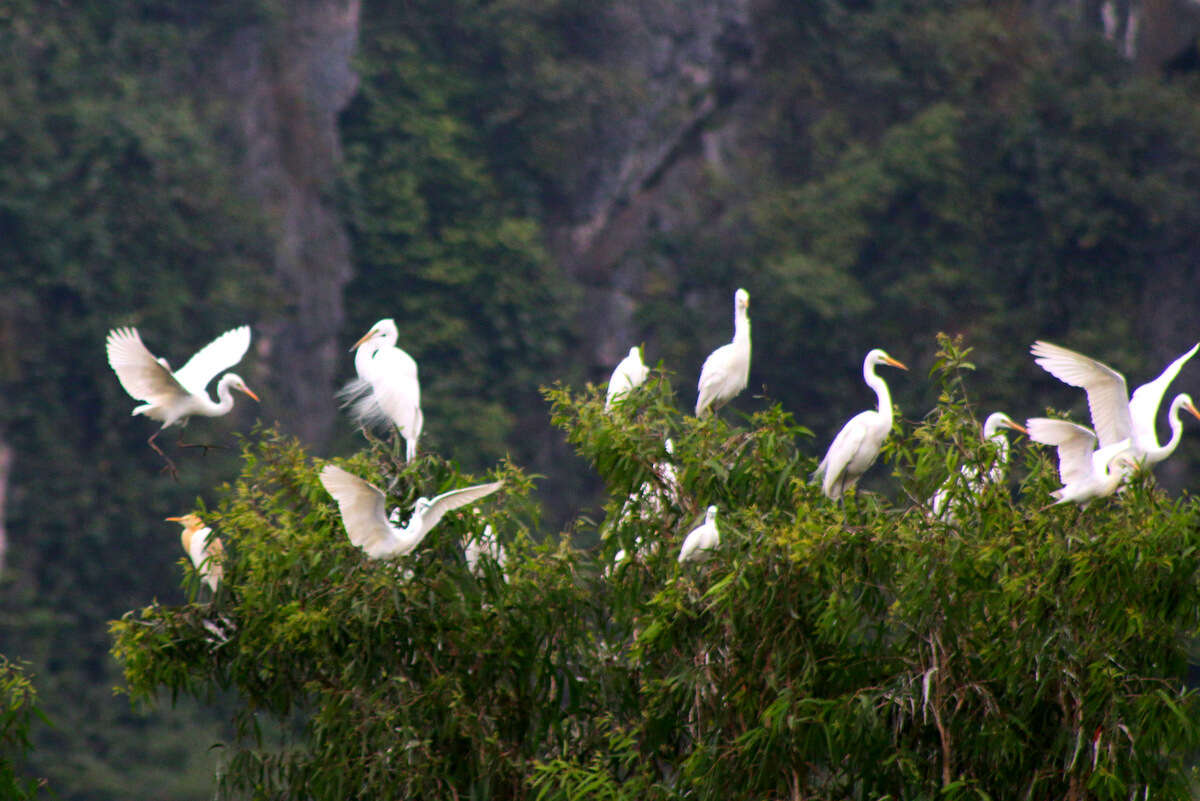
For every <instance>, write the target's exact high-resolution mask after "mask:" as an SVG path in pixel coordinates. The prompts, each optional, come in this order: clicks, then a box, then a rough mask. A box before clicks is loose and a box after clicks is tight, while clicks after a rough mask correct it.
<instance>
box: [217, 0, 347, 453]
mask: <svg viewBox="0 0 1200 801" xmlns="http://www.w3.org/2000/svg"><path fill="white" fill-rule="evenodd" d="M282 5H283V12H282V13H280V14H278V15H276V16H273V17H271V18H270V19H269V20H268V21H266V22H262V23H259V24H256V25H254V26H252V27H249V28H245V29H242V30H240V31H237V32H235V33H234V34H233V36H231V37H230V39H229V41H228V43H227V45H226V46H225V47H224V48H223V49H222V50H221V52H220V53H219V55H218V56H217V58H216V59H214V61H213V62H212V63H213V66H212V78H213V83H214V85H215V92H216V94H217V95H218V102H219V104H220V105H222V106H223V107H224V108H225V109H226V110H227V115H228V118H227V125H228V126H229V129H230V131H231V137H232V139H233V140H234V146H235V148H236V150H237V151H238V152H239V154H240V161H241V164H240V171H241V174H242V175H243V180H244V185H245V188H246V191H247V192H248V193H249V194H250V195H251V197H253V198H254V199H255V201H256V202H258V203H259V204H261V207H262V210H263V213H264V216H265V218H266V220H267V223H268V226H269V228H270V230H271V233H272V234H273V235H274V243H273V244H274V248H273V249H274V264H273V265H272V268H273V273H274V278H275V280H276V283H277V285H278V287H279V290H280V293H281V294H280V297H281V299H282V301H283V303H282V304H281V308H280V309H279V313H278V314H277V315H276V316H274V317H273V318H270V319H266V320H261V321H256V326H255V327H256V332H257V334H258V337H257V340H256V346H257V350H258V355H259V360H260V363H262V364H265V365H266V369H267V370H269V371H270V373H271V376H270V379H269V383H271V384H273V385H275V386H276V387H279V388H281V390H282V391H281V392H280V393H279V397H274V398H269V399H268V398H264V399H263V400H264V406H265V408H264V413H263V416H264V417H265V418H267V419H279V420H280V421H281V422H282V423H283V424H284V425H285V427H286V428H287V429H288V430H289V431H292V432H293V433H295V434H297V435H299V436H300V437H302V438H303V439H304V440H306V441H308V442H310V443H321V442H324V441H325V440H326V439H327V437H328V435H329V432H330V431H331V429H332V425H333V420H334V413H335V408H334V400H333V387H334V375H335V371H336V370H337V369H339V365H340V360H341V357H342V356H344V351H343V350H342V349H340V348H339V347H338V345H337V343H338V335H339V333H340V330H341V326H342V322H343V317H344V315H343V308H342V288H343V286H344V285H345V284H346V282H347V281H349V280H350V277H351V272H352V269H351V264H350V245H349V240H348V238H347V234H346V230H345V227H344V225H343V222H342V219H341V214H340V212H339V210H338V209H337V208H336V206H335V203H334V187H335V185H336V182H337V180H338V170H339V167H340V162H341V147H340V139H339V134H338V127H337V119H338V114H339V112H341V110H342V109H343V108H344V107H345V106H346V104H347V103H348V102H349V101H350V98H351V97H352V96H353V95H354V92H355V90H356V89H357V78H356V76H355V74H354V72H353V70H352V69H351V65H350V59H351V56H352V55H353V52H354V48H355V44H356V42H357V37H358V26H359V10H360V9H359V0H291V1H290V2H286V3H284V4H282ZM262 383H267V382H265V381H264V382H262Z"/></svg>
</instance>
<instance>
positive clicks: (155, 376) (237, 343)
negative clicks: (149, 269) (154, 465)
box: [107, 325, 258, 472]
mask: <svg viewBox="0 0 1200 801" xmlns="http://www.w3.org/2000/svg"><path fill="white" fill-rule="evenodd" d="M107 346H108V363H109V364H110V365H111V366H112V369H113V372H115V373H116V374H117V378H118V379H119V380H120V382H121V386H122V387H124V388H125V391H126V392H128V393H129V394H130V395H131V396H132V397H133V398H134V399H135V400H140V401H143V403H142V405H141V406H137V407H135V408H134V410H133V414H144V415H146V416H147V417H149V418H150V419H151V420H160V421H162V428H160V429H159V430H158V431H155V432H154V434H153V435H151V437H150V439H148V440H147V444H149V445H150V447H151V448H153V449H154V450H155V451H157V452H158V454H159V455H160V456H162V457H163V458H164V459H166V460H167V465H168V467H169V468H170V469H171V471H172V472H174V471H175V466H174V464H172V463H171V460H170V459H167V455H166V454H165V453H163V452H162V450H161V449H160V448H159V447H158V445H156V444H154V439H155V437H157V436H158V435H159V434H160V433H162V430H163V429H165V428H167V427H168V426H172V425H175V424H176V423H178V424H179V425H184V424H186V423H187V420H188V418H189V417H191V416H192V415H196V414H199V415H203V416H205V417H219V416H221V415H223V414H228V413H229V411H230V410H231V409H232V408H233V395H232V394H231V392H230V390H233V389H236V390H238V391H239V392H244V393H245V394H247V395H249V396H250V397H251V398H254V400H258V396H257V395H255V394H254V393H253V392H251V391H250V388H249V387H247V386H246V382H245V381H243V380H242V379H241V378H240V377H239V376H237V375H235V374H234V373H226V374H225V375H224V376H222V377H221V380H220V381H219V382H218V383H217V398H218V399H219V402H217V403H213V401H212V400H211V399H209V397H208V393H207V392H206V391H205V387H207V386H208V383H209V382H210V381H212V380H213V378H214V377H215V376H216V375H217V373H220V372H221V371H222V370H228V369H229V368H230V367H233V366H234V365H235V364H237V363H238V362H240V361H241V360H242V356H244V355H245V354H246V350H247V349H248V348H249V347H250V326H248V325H243V326H241V327H240V328H234V329H233V330H231V331H226V332H225V333H224V334H221V336H219V337H217V338H216V339H214V340H213V341H212V342H210V343H208V344H207V345H205V346H204V347H203V348H201V349H200V350H199V351H197V352H196V355H195V356H193V357H192V358H190V359H188V361H187V364H185V365H183V367H180V368H179V369H178V370H176V371H175V372H171V367H170V365H168V364H167V360H166V359H160V358H155V356H154V354H153V353H151V352H150V351H149V350H147V349H146V346H145V345H144V344H142V338H141V337H140V336H138V332H137V329H136V328H116V329H113V330H112V331H109V332H108V342H107Z"/></svg>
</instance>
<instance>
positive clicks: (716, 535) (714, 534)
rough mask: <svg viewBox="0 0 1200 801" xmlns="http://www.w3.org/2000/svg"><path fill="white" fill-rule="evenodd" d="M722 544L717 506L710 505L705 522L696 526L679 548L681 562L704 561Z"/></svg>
mask: <svg viewBox="0 0 1200 801" xmlns="http://www.w3.org/2000/svg"><path fill="white" fill-rule="evenodd" d="M720 545H721V532H720V531H719V530H718V529H717V507H715V506H710V507H708V510H707V511H706V512H705V513H704V522H703V523H701V524H700V525H698V526H696V527H695V528H694V529H692V530H691V531H690V532H688V535H687V537H685V538H684V540H683V547H682V548H680V549H679V564H683V563H684V562H703V561H705V560H706V559H708V558H709V557H710V556H712V552H713V551H715V550H716V549H717V548H719V547H720Z"/></svg>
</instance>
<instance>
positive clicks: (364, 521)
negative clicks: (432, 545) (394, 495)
mask: <svg viewBox="0 0 1200 801" xmlns="http://www.w3.org/2000/svg"><path fill="white" fill-rule="evenodd" d="M320 477H321V484H323V485H324V486H325V489H326V490H327V491H328V492H329V494H330V495H332V496H333V499H334V500H335V501H337V504H338V509H339V510H340V511H341V513H342V525H344V526H345V527H346V536H347V537H349V538H350V541H351V542H352V543H354V544H355V545H357V546H359V547H360V548H362V549H363V550H365V551H366V552H367V553H368V554H373V553H376V552H379V551H381V550H384V549H386V548H387V547H388V546H389V545H390V544H391V543H392V542H393V541H394V540H395V539H396V535H395V534H393V533H392V528H391V526H389V525H388V521H387V508H386V507H387V498H386V497H385V496H384V494H383V493H382V492H381V491H380V490H379V489H377V488H376V487H374V486H372V485H371V484H369V483H367V482H366V481H363V480H362V479H361V478H359V477H358V476H355V475H351V474H350V473H347V472H346V471H345V470H343V469H342V468H340V467H338V466H337V465H332V464H327V465H325V467H323V468H321V476H320Z"/></svg>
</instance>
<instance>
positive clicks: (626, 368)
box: [604, 345, 650, 410]
mask: <svg viewBox="0 0 1200 801" xmlns="http://www.w3.org/2000/svg"><path fill="white" fill-rule="evenodd" d="M648 375H650V368H649V367H647V366H646V365H645V364H643V363H642V349H641V348H639V347H638V346H636V345H634V346H633V347H632V348H630V349H629V355H628V356H626V357H625V358H624V359H622V360H621V361H620V363H619V364H618V365H617V366H616V369H614V370H613V373H612V378H610V379H608V395H607V396H606V397H605V399H604V408H605V410H608V409H611V408H612V405H613V404H614V403H616V402H617V401H619V400H621V399H622V398H623V397H624V396H625V395H626V393H628V392H629V391H630V390H631V389H633V388H634V387H640V386H641V385H642V384H643V383H644V382H645V381H646V376H648Z"/></svg>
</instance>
